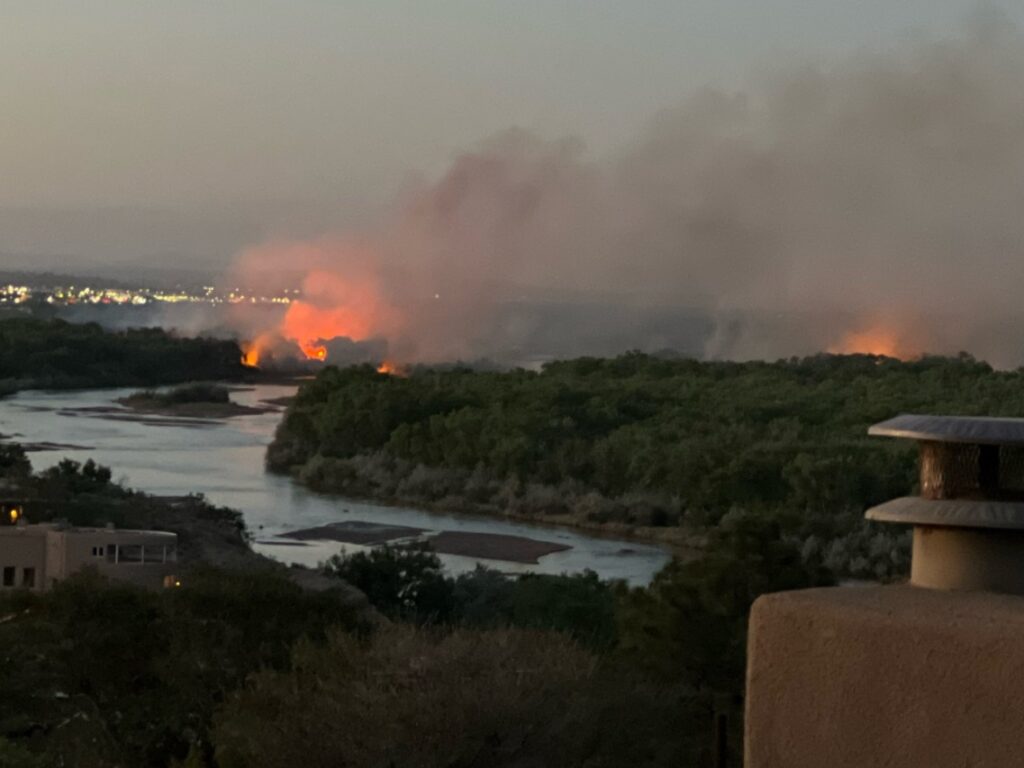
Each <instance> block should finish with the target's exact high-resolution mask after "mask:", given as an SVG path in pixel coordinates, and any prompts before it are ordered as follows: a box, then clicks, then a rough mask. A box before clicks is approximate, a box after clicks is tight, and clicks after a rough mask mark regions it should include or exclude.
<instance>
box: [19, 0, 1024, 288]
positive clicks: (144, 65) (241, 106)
mask: <svg viewBox="0 0 1024 768" xmlns="http://www.w3.org/2000/svg"><path fill="white" fill-rule="evenodd" d="M989 7H999V4H989ZM1014 7H1017V8H1019V7H1020V5H1019V4H1013V5H1012V6H1007V7H1004V11H1005V12H1006V13H1007V15H1008V17H1009V18H1011V19H1013V20H1016V21H1018V22H1024V10H1013V8H1014ZM976 9H977V3H975V2H971V1H970V0H759V1H758V2H754V1H753V0H629V1H627V0H505V2H493V1H492V2H485V1H484V0H475V1H472V0H430V1H429V2H428V1H427V0H287V1H286V0H278V1H276V2H271V1H269V0H237V1H236V2H228V1H227V0H152V1H150V0H123V1H115V0H90V2H88V3H85V2H82V1H81V0H63V1H58V0H3V2H2V3H0V179H2V183H0V258H2V259H3V262H2V263H3V264H6V265H10V266H23V265H32V266H49V267H63V268H78V269H82V268H87V267H90V266H93V265H97V264H115V263H136V264H146V265H152V266H169V265H174V264H179V263H180V265H181V266H202V265H211V264H218V263H223V262H226V261H227V260H228V259H229V258H230V257H231V255H232V254H233V253H234V252H235V251H237V250H238V249H240V248H243V247H244V246H246V245H248V244H251V243H255V242H259V241H261V240H263V239H265V238H267V237H272V236H276V235H313V234H317V233H320V232H324V231H329V230H331V229H340V228H343V227H345V226H349V225H359V224H360V223H361V222H364V221H367V220H371V219H372V217H373V215H374V213H375V212H376V211H377V210H379V208H380V206H382V205H383V204H385V203H386V201H388V200H389V199H390V198H391V197H392V196H393V195H394V194H395V193H396V191H398V190H399V189H401V188H402V186H403V184H405V183H407V182H408V181H409V179H410V177H411V174H414V173H423V174H426V175H427V176H429V177H434V176H436V175H438V174H439V173H441V172H442V171H443V169H444V168H445V167H446V165H447V164H448V163H449V162H450V161H451V159H452V158H453V157H454V156H455V155H456V154H457V153H458V152H459V151H460V150H462V149H465V148H467V147H472V146H474V145H475V144H476V143H477V142H479V141H480V140H481V139H483V138H485V137H487V136H489V135H491V134H494V133H496V132H498V131H501V130H503V129H505V128H508V127H509V126H513V125H515V126H521V127H524V128H527V129H529V130H531V131H534V132H536V133H538V134H540V135H541V136H544V137H546V138H557V137H560V136H563V135H573V136H579V137H580V138H582V139H583V140H584V141H585V142H586V144H587V146H588V148H589V152H590V153H592V154H593V155H595V156H600V155H602V154H605V153H608V152H612V151H614V150H615V148H617V147H621V146H623V145H628V144H629V143H630V141H631V138H632V137H634V136H636V135H637V134H638V133H639V131H640V130H641V128H642V126H643V125H644V124H645V123H646V122H647V121H648V120H650V118H651V117H652V116H653V115H654V114H655V113H656V112H658V110H660V109H663V108H667V107H671V106H673V105H674V104H676V103H678V102H680V101H681V100H683V99H684V98H685V97H686V96H687V95H688V94H691V93H692V92H693V91H694V90H696V89H698V88H700V87H701V86H704V85H713V86H717V87H724V88H726V89H735V88H740V87H741V86H742V84H743V82H744V81H745V80H746V79H747V78H748V77H749V76H750V75H751V74H752V73H757V72H758V71H761V70H763V69H764V68H765V67H766V66H772V65H774V64H775V63H779V62H789V61H793V60H794V59H796V60H799V59H803V58H808V59H811V60H815V61H817V60H827V59H829V58H833V57H836V56H842V55H847V54H849V53H851V52H853V51H857V50H868V51H871V50H877V49H880V48H888V47H892V46H895V45H898V44H899V42H900V40H901V39H902V38H905V37H908V36H911V37H912V36H916V35H921V34H924V35H928V36H933V37H934V36H939V37H941V36H943V35H945V34H948V33H950V32H952V31H954V30H956V29H957V28H958V27H959V26H960V25H961V22H962V21H963V19H964V18H965V17H966V16H968V15H969V14H971V13H972V12H973V11H975V10H976Z"/></svg>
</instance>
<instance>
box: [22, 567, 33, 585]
mask: <svg viewBox="0 0 1024 768" xmlns="http://www.w3.org/2000/svg"><path fill="white" fill-rule="evenodd" d="M35 585H36V569H35V568H25V569H23V570H22V573H21V586H23V587H34V586H35Z"/></svg>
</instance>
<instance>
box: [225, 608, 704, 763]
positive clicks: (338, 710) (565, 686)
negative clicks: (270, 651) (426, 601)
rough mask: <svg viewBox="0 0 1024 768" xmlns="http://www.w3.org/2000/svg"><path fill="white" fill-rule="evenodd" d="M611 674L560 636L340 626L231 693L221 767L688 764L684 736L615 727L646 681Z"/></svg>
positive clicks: (301, 647)
mask: <svg viewBox="0 0 1024 768" xmlns="http://www.w3.org/2000/svg"><path fill="white" fill-rule="evenodd" d="M607 682H608V679H607V678H605V677H604V676H603V675H601V674H600V672H599V671H598V669H597V663H596V659H595V658H594V657H593V656H591V655H590V654H588V653H586V652H585V651H583V650H582V649H580V648H579V647H578V646H576V645H575V644H573V643H572V642H571V641H570V640H568V639H567V638H564V637H559V636H557V635H549V634H545V633H539V632H530V631H523V630H494V631H485V632H467V631H465V630H456V631H454V632H451V633H446V634H435V633H428V632H424V631H423V630H419V631H414V630H410V629H408V628H400V627H396V628H393V629H390V630H387V631H384V632H382V633H381V634H380V635H378V636H377V637H376V638H374V641H373V642H372V643H360V642H358V641H356V640H353V639H352V638H351V637H349V636H346V635H336V636H332V637H331V638H330V641H329V642H328V644H327V646H325V647H314V646H311V645H308V644H305V645H302V646H300V647H299V648H298V649H297V650H296V656H295V661H294V663H293V665H292V668H291V670H290V671H286V672H283V673H276V672H268V673H261V674H258V675H256V676H254V677H253V678H252V679H251V681H250V684H249V686H248V687H247V688H246V690H245V691H243V692H241V693H239V694H237V695H235V696H233V697H232V698H231V699H230V700H229V702H228V704H227V706H226V707H225V708H224V710H223V711H222V713H221V714H220V715H219V716H218V718H217V725H216V728H215V730H214V741H215V743H216V745H217V748H216V756H217V760H218V764H219V766H221V768H242V767H243V766H251V765H260V766H265V767H266V768H285V767H288V768H290V767H291V766H295V765H303V766H307V768H321V767H322V768H334V766H339V765H344V766H348V767H349V768H361V767H362V766H366V768H370V767H371V766H372V767H373V768H377V767H378V766H402V768H441V766H445V767H446V768H470V767H473V768H476V767H479V768H484V767H485V766H486V767H487V768H491V767H494V768H498V767H500V766H524V765H538V766H539V765H551V766H555V765H557V766H566V767H567V768H570V767H573V766H584V765H586V766H591V767H592V768H605V767H607V768H612V766H621V765H638V766H642V765H652V764H658V765H681V764H683V763H682V760H681V758H682V755H681V754H680V751H681V750H680V749H679V748H678V746H677V745H678V744H679V743H680V742H681V741H683V740H681V739H671V740H665V741H662V742H661V743H660V744H659V743H658V742H657V741H656V742H655V743H654V744H650V745H643V746H641V747H639V748H634V746H633V745H632V744H631V743H630V744H629V745H628V748H627V749H623V748H622V747H623V745H624V742H626V741H629V740H628V739H625V738H624V736H625V734H623V733H622V731H621V730H619V728H618V727H613V725H614V726H618V725H619V724H620V717H621V716H622V710H623V709H625V708H629V707H633V708H634V709H637V708H638V707H637V706H636V705H637V703H638V699H639V698H640V696H641V693H640V692H638V691H634V690H633V689H632V688H630V687H619V686H615V685H608V684H606V683H607ZM603 683H605V684H604V685H602V684H603ZM611 690H614V691H615V693H614V695H609V693H610V692H611ZM673 703H676V702H673ZM648 711H649V710H648ZM681 713H685V710H683V709H677V710H676V711H675V712H674V713H673V714H674V718H678V717H679V715H680V714H681ZM672 725H674V726H675V727H676V728H677V729H678V722H677V721H675V720H673V722H672ZM645 735H646V734H645ZM663 735H664V734H662V733H659V736H663ZM612 745H615V746H612ZM659 747H660V749H661V752H662V753H663V754H661V755H658V757H659V758H660V760H661V761H659V762H654V761H652V760H651V759H650V757H651V756H650V755H649V753H650V752H657V751H658V748H659ZM616 751H618V754H616ZM623 752H625V753H626V754H628V756H629V757H628V759H626V760H625V761H621V758H622V757H623V756H624V755H623ZM664 753H668V754H664Z"/></svg>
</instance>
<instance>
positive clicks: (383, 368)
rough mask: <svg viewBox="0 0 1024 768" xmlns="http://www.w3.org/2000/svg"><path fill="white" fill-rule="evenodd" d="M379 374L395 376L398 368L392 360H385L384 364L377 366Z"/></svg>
mask: <svg viewBox="0 0 1024 768" xmlns="http://www.w3.org/2000/svg"><path fill="white" fill-rule="evenodd" d="M377 373H386V374H388V375H394V374H396V373H398V368H397V366H395V364H394V363H392V362H391V361H390V360H385V361H384V362H383V363H381V364H380V365H378V366H377Z"/></svg>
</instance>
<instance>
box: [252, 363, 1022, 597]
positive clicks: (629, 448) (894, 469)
mask: <svg viewBox="0 0 1024 768" xmlns="http://www.w3.org/2000/svg"><path fill="white" fill-rule="evenodd" d="M913 411H918V412H930V413H964V414H989V415H1014V416H1019V415H1024V375H1022V374H1021V373H1020V372H997V371H993V370H992V368H991V367H990V366H988V365H986V364H985V363H981V362H978V361H976V360H974V359H972V358H971V357H969V356H966V355H963V356H960V357H957V358H938V357H930V358H924V359H921V360H916V361H912V362H900V361H898V360H893V359H889V358H883V357H874V356H868V355H852V356H835V355H819V356H815V357H809V358H804V359H792V360H782V361H779V362H775V363H766V362H750V363H728V362H697V361H693V360H665V359H659V358H655V357H650V356H646V355H642V354H628V355H624V356H622V357H618V358H615V359H591V358H584V359H579V360H571V361H566V362H558V363H551V364H549V365H546V366H545V367H544V369H543V370H542V371H540V372H539V373H534V372H529V371H522V370H517V371H511V372H507V373H496V372H475V371H472V370H468V369H455V370H444V371H441V370H429V369H425V370H414V371H413V372H412V373H411V375H409V376H408V377H405V378H400V377H395V376H387V375H381V374H378V373H376V372H375V371H374V370H372V369H370V368H368V367H361V368H349V369H345V370H338V369H333V368H328V369H326V370H325V371H323V372H322V373H321V374H320V375H319V376H318V377H317V379H316V380H315V381H313V382H310V383H308V384H306V385H304V386H303V387H302V388H301V390H300V391H299V394H298V396H297V397H296V399H295V401H294V403H293V404H292V405H291V407H290V408H289V410H288V412H287V414H286V416H285V418H284V420H283V421H282V423H281V426H280V428H279V430H278V433H277V436H276V439H275V440H274V443H273V444H272V445H271V446H270V449H269V450H268V454H267V464H268V467H269V468H270V469H272V470H275V471H282V472H286V471H288V472H292V473H294V475H295V476H296V477H297V478H298V479H299V480H300V481H301V482H304V483H306V484H308V485H310V486H311V487H313V488H316V489H319V490H324V491H330V492H338V493H344V494H350V495H357V496H365V497H373V498H378V499H385V500H389V501H401V502H406V503H413V504H424V505H436V506H440V507H445V508H449V509H462V510H471V511H475V512H484V513H488V512H489V513H495V514H507V513H511V514H515V515H519V516H526V517H535V518H541V519H544V520H547V521H551V522H561V523H572V524H577V525H585V526H604V527H609V528H615V529H621V530H630V531H632V532H634V533H639V534H641V535H645V536H650V537H660V538H663V539H665V540H669V541H678V542H689V543H698V544H699V542H700V541H701V540H702V539H703V536H704V535H706V532H707V531H708V530H710V529H712V528H714V527H715V526H716V525H717V524H718V523H719V522H720V521H721V520H722V518H723V517H724V516H726V515H728V514H730V513H741V512H754V513H757V514H762V515H768V516H774V517H777V518H778V519H779V520H780V521H781V522H782V523H783V524H784V525H783V527H784V530H786V531H787V533H788V534H790V535H793V536H795V537H798V538H799V539H800V540H801V541H802V542H803V545H804V546H805V547H806V550H807V553H808V556H809V557H817V558H819V559H820V560H823V561H827V563H828V565H829V567H830V568H831V569H832V570H833V571H835V572H836V573H839V574H841V575H852V576H862V577H869V578H874V577H882V578H886V577H891V576H893V575H895V574H898V573H899V572H900V571H901V569H902V568H903V567H905V547H904V542H903V541H902V540H901V539H900V538H899V537H897V536H893V535H892V534H891V533H890V532H887V531H886V529H876V528H873V527H869V526H867V525H866V524H865V523H863V520H862V513H863V511H864V509H865V508H866V507H867V506H869V505H872V504H875V503H878V502H881V501H883V500H885V499H888V498H891V497H893V496H897V495H902V494H904V493H906V492H907V491H909V490H910V489H911V487H912V486H913V484H914V481H915V471H914V460H915V459H914V457H915V452H914V449H913V447H912V446H909V445H906V444H900V443H898V442H895V441H886V440H879V439H877V438H869V437H868V436H867V434H866V430H867V427H868V426H869V425H870V424H872V423H874V422H876V421H880V420H882V419H885V418H888V417H891V416H893V415H895V414H897V413H900V412H913Z"/></svg>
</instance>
